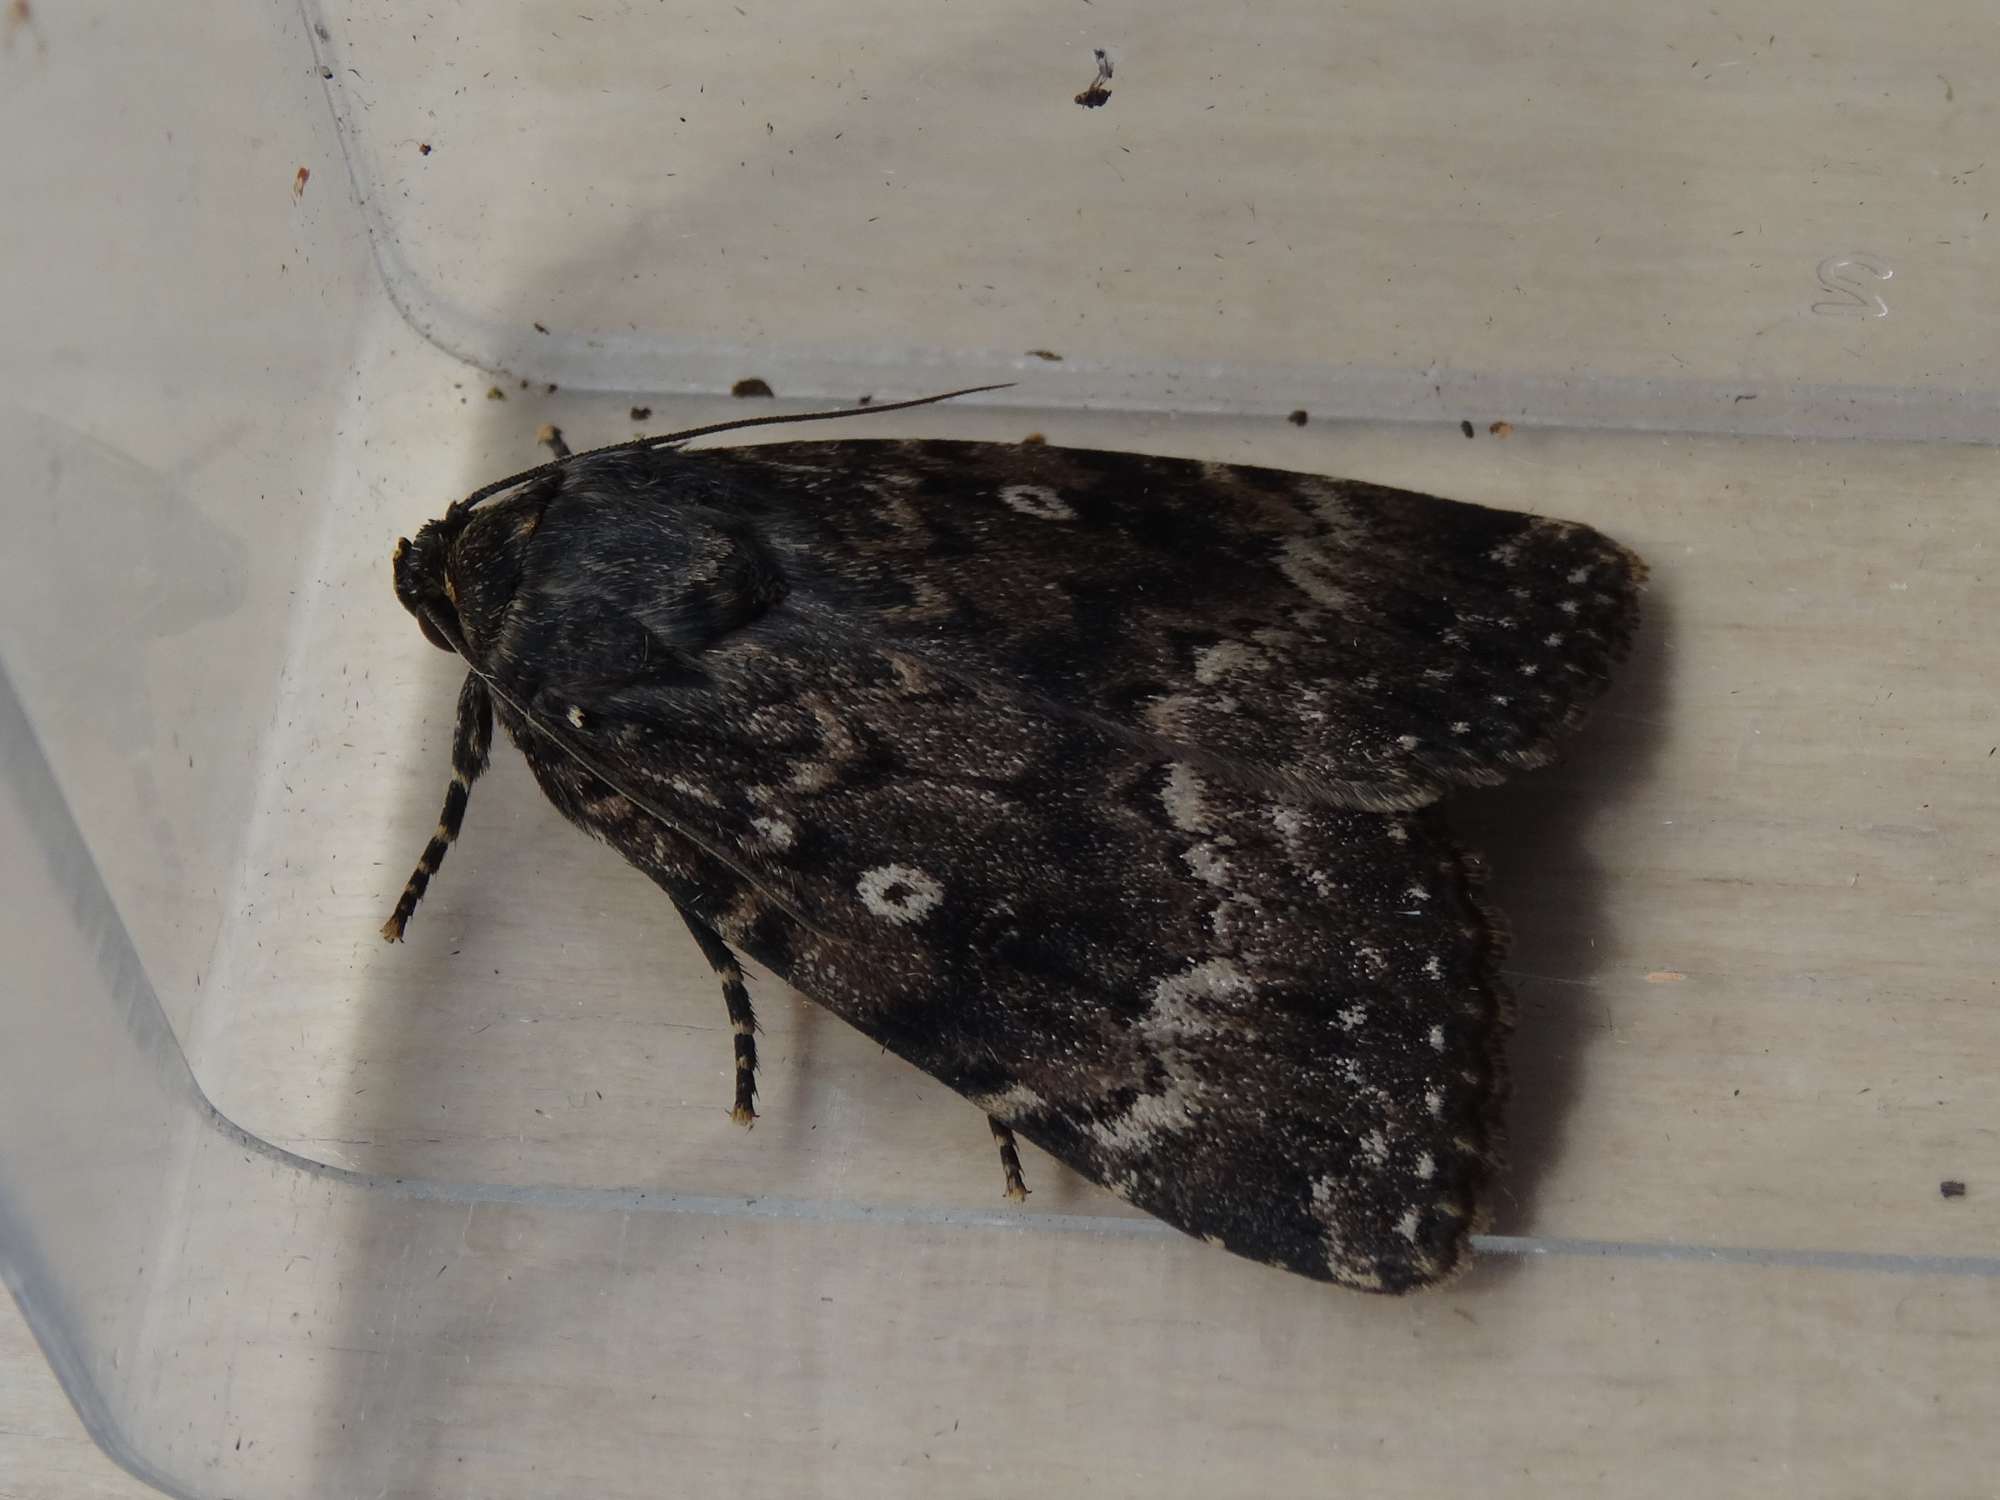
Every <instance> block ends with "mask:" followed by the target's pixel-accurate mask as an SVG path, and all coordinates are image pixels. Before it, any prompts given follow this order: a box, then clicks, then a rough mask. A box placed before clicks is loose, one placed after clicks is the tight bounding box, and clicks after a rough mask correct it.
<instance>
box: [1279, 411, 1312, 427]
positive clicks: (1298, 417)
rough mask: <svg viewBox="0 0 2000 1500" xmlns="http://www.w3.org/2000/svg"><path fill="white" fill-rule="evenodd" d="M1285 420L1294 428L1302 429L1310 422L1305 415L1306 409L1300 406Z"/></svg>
mask: <svg viewBox="0 0 2000 1500" xmlns="http://www.w3.org/2000/svg"><path fill="white" fill-rule="evenodd" d="M1285 420H1286V421H1287V422H1290V423H1291V424H1292V425H1293V426H1294V427H1303V426H1305V425H1306V423H1308V422H1310V421H1311V420H1312V418H1311V416H1309V415H1308V414H1307V412H1306V409H1305V408H1304V407H1303V406H1301V407H1300V408H1299V409H1298V410H1297V411H1295V412H1293V413H1292V414H1291V415H1290V416H1289V417H1287V418H1285Z"/></svg>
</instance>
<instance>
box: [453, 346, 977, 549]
mask: <svg viewBox="0 0 2000 1500" xmlns="http://www.w3.org/2000/svg"><path fill="white" fill-rule="evenodd" d="M1013 383H1014V382H1013V381H1011V380H1003V381H1001V382H1000V383H999V384H997V385H969V386H967V387H966V388H965V389H964V390H961V391H945V392H944V393H942V394H941V395H936V396H918V397H917V398H916V399H915V400H913V401H891V402H888V403H886V404H885V405H882V406H844V407H841V408H839V409H838V410H835V411H802V412H800V413H799V414H798V415H797V416H771V417H737V418H736V419H735V420H734V421H729V422H711V423H710V424H709V425H708V426H706V427H690V428H688V429H687V430H686V431H685V432H666V433H661V434H659V435H658V436H656V437H642V438H628V439H626V440H625V441H624V442H622V443H607V444H605V445H604V446H603V447H602V448H588V449H585V450H584V451H583V452H582V453H566V454H564V455H563V456H562V457H561V458H557V459H551V460H550V461H549V462H547V463H545V464H537V465H536V466H535V467H534V468H532V469H523V470H522V471H521V472H520V473H518V474H515V475H513V476H511V477H510V478H507V479H497V480H495V481H494V482H493V483H492V484H489V485H487V486H486V487H485V488H483V489H478V490H474V491H473V492H472V493H471V494H470V495H467V496H466V497H465V498H464V499H463V500H460V501H458V502H457V503H456V504H454V505H453V506H452V507H451V510H450V512H449V513H450V514H452V515H460V514H463V513H464V512H466V511H468V510H470V509H472V507H473V506H475V505H477V504H479V502H480V501H482V500H486V499H490V498H491V497H493V496H494V495H497V494H499V493H500V492H501V491H502V490H511V489H512V488H514V486H515V485H517V484H525V483H527V482H528V481H529V480H531V479H536V478H539V477H540V476H541V475H543V474H550V473H553V472H555V471H556V470H557V469H560V468H562V467H563V466H564V465H565V464H570V463H574V462H576V461H577V460H578V459H580V458H595V457H597V456H598V455H599V454H600V453H638V452H642V451H644V450H646V449H648V448H667V447H672V446H673V445H674V444H676V443H685V442H687V441H689V440H690V439H693V438H698V437H712V436H713V435H714V434H716V433H718V432H736V431H739V430H741V429H742V428H745V427H775V426H778V425H780V424H782V423H786V422H831V421H833V420H835V419H836V418H839V417H872V416H874V415H875V414H876V413H877V412H885V411H907V410H908V409H909V408H911V407H913V406H932V405H935V404H936V403H937V402H939V401H953V400H956V399H957V398H958V397H960V396H977V395H979V394H980V393H981V392H983V391H1004V390H1006V389H1007V388H1008V387H1009V386H1011V385H1012V384H1013Z"/></svg>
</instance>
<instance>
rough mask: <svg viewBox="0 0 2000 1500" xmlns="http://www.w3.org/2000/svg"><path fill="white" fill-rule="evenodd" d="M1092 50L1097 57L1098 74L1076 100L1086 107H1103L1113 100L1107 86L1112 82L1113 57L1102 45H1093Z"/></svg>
mask: <svg viewBox="0 0 2000 1500" xmlns="http://www.w3.org/2000/svg"><path fill="white" fill-rule="evenodd" d="M1091 52H1092V54H1093V55H1094V56H1095V57H1096V58H1097V76H1096V77H1095V78H1093V79H1091V80H1090V87H1089V88H1087V89H1085V90H1084V91H1083V92H1082V93H1080V94H1078V95H1077V96H1076V102H1077V103H1078V104H1081V105H1082V106H1083V107H1084V108H1085V109H1102V108H1103V107H1104V106H1105V105H1107V104H1109V103H1110V102H1111V90H1110V89H1108V88H1106V87H1105V85H1106V84H1107V83H1109V82H1111V58H1110V56H1109V55H1108V54H1107V53H1106V52H1105V50H1104V49H1103V48H1102V47H1093V48H1091Z"/></svg>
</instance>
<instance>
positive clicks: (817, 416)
mask: <svg viewBox="0 0 2000 1500" xmlns="http://www.w3.org/2000/svg"><path fill="white" fill-rule="evenodd" d="M1013 384H1014V382H1013V381H1011V380H1003V381H1001V382H1000V383H999V384H998V385H969V386H967V387H966V388H965V389H964V390H962V391H946V392H944V393H943V394H942V395H937V396H918V397H917V398H916V399H915V400H913V401H891V402H889V403H888V404H886V405H884V406H843V407H841V408H840V409H839V410H837V411H802V412H800V413H799V414H798V415H797V416H795V417H785V416H777V417H738V418H736V420H735V421H733V422H712V423H710V424H709V425H708V426H706V427H690V428H688V430H687V431H686V432H668V433H662V434H661V435H660V436H658V437H646V438H634V439H632V440H631V441H630V442H624V443H613V444H611V445H610V446H609V447H605V448H592V449H591V450H590V453H616V452H617V451H618V450H619V449H620V448H661V447H665V446H666V445H667V444H669V443H685V442H686V441H687V440H688V439H689V438H698V437H708V436H710V435H711V434H713V433H717V432H734V431H736V429H737V428H739V427H775V426H776V425H778V424H779V423H781V422H830V421H832V420H833V419H834V418H835V417H868V416H873V415H874V414H875V413H876V412H878V411H904V410H907V409H908V408H909V407H912V406H931V405H933V404H935V403H936V402H939V401H954V400H956V399H957V398H958V397H960V396H977V395H978V394H980V392H982V391H1004V390H1006V389H1008V388H1009V387H1010V386H1012V385H1013ZM590 453H579V454H577V455H575V456H576V457H578V458H588V457H589V456H590Z"/></svg>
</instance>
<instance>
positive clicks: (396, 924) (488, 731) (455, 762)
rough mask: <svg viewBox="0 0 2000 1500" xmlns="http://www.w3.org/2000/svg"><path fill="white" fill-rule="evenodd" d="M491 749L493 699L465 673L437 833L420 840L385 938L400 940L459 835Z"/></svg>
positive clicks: (385, 925)
mask: <svg viewBox="0 0 2000 1500" xmlns="http://www.w3.org/2000/svg"><path fill="white" fill-rule="evenodd" d="M492 748H493V700H492V699H491V698H490V697H488V696H487V693H486V684H485V683H484V682H482V681H480V680H479V674H478V673H476V672H467V673H466V674H465V686H463V687H461V688H460V689H459V690H458V724H457V726H456V727H455V728H454V729H453V731H452V736H451V787H450V789H449V790H448V791H446V793H445V794H444V811H443V812H442V813H440V814H438V825H437V832H436V833H434V834H432V835H431V841H430V842H429V843H428V844H426V845H424V853H423V857H422V858H421V859H419V860H418V861H417V868H416V869H415V870H414V871H413V872H412V873H411V875H410V879H409V883H408V884H406V885H405V886H404V887H403V894H402V897H401V898H400V899H399V900H398V901H397V902H396V910H395V911H394V912H393V913H392V914H391V915H390V917H389V920H388V921H386V922H384V923H383V924H382V937H383V940H384V941H386V942H391V943H400V942H401V941H402V940H403V929H404V928H405V927H406V926H408V925H409V921H410V914H411V913H412V912H414V911H415V910H416V909H417V903H418V902H419V901H421V900H423V899H424V890H425V888H426V887H427V886H429V885H430V883H431V876H433V875H435V874H437V872H438V866H439V865H441V864H443V863H444V854H445V850H447V849H449V848H450V847H451V844H452V840H454V839H456V838H457V837H458V830H459V827H460V826H461V825H462V824H463V823H464V822H465V804H466V802H467V800H468V799H469V798H470V797H471V795H472V783H473V782H475V781H477V780H478V779H479V773H480V772H482V771H484V770H485V769H486V757H487V755H488V753H489V752H490V751H491V750H492Z"/></svg>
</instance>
